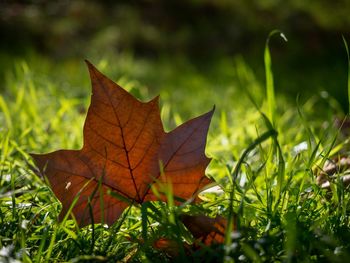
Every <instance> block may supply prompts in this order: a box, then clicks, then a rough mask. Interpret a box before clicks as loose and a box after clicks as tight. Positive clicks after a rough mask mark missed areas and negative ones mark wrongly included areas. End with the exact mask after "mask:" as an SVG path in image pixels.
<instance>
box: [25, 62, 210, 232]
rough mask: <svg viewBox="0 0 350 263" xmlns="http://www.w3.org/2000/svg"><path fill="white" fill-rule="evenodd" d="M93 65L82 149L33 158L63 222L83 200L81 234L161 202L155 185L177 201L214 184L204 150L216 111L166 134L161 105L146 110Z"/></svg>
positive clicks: (146, 105) (154, 102)
mask: <svg viewBox="0 0 350 263" xmlns="http://www.w3.org/2000/svg"><path fill="white" fill-rule="evenodd" d="M87 65H88V68H89V72H90V77H91V82H92V96H91V105H90V107H89V110H88V113H87V117H86V120H85V124H84V144H83V147H82V149H81V150H59V151H55V152H52V153H48V154H32V157H33V158H34V161H35V163H36V165H37V166H38V168H39V170H40V173H41V174H42V175H44V176H46V177H47V179H48V180H49V183H50V185H51V187H52V189H53V192H54V193H55V195H56V196H57V197H58V199H59V200H60V201H61V202H62V206H63V209H62V212H61V215H62V214H63V215H64V214H66V212H67V211H68V209H69V207H70V205H71V203H72V201H73V199H74V198H75V197H76V195H77V194H78V193H79V200H78V202H77V203H76V205H75V206H74V208H73V214H74V215H75V217H76V219H77V220H78V222H79V224H80V225H81V226H83V225H86V224H89V223H90V222H101V221H104V222H106V223H108V224H112V223H113V222H114V221H115V220H116V219H117V218H118V217H119V216H120V215H121V213H122V212H123V210H124V209H125V208H126V207H127V206H128V205H129V203H142V202H144V201H147V200H157V198H156V197H155V196H154V195H153V193H152V191H151V190H150V187H151V185H152V184H154V182H155V181H156V180H158V181H160V182H163V183H165V182H170V183H172V185H173V194H174V196H177V197H180V198H182V199H188V198H190V197H192V196H193V195H194V194H195V193H196V192H197V190H198V189H200V188H202V187H203V186H204V185H206V184H208V183H209V182H211V181H210V180H209V179H208V178H207V177H205V174H204V172H205V169H206V167H207V165H208V164H209V162H210V159H209V158H207V157H206V156H205V153H204V150H205V145H206V136H207V132H208V127H209V124H210V120H211V117H212V115H213V112H214V108H213V110H211V111H209V112H208V113H205V114H203V115H201V116H199V117H197V118H194V119H192V120H189V121H187V122H186V123H184V124H182V125H180V126H179V127H177V128H176V129H174V130H173V131H171V132H169V133H166V132H165V131H164V129H163V125H162V122H161V119H160V114H159V106H158V97H156V98H154V99H153V100H151V101H149V102H147V103H143V102H141V101H139V100H137V99H135V98H134V97H133V96H132V95H130V94H129V93H128V92H126V91H125V90H124V89H123V88H121V87H120V86H118V85H117V84H116V83H114V82H113V81H111V80H110V79H108V78H107V77H106V76H104V75H103V74H102V73H100V72H99V71H98V70H97V69H96V68H95V67H94V66H93V65H92V64H91V63H89V62H87ZM160 166H161V167H160ZM161 168H162V169H161ZM161 171H162V172H161ZM161 175H164V176H161ZM87 182H88V183H87ZM99 186H100V188H99V190H98V191H97V190H96V189H97V188H98V187H99ZM109 191H112V192H115V193H117V194H118V195H119V196H121V197H123V198H120V199H116V198H115V197H113V196H111V195H110V194H108V192H109ZM101 200H102V201H101ZM125 200H129V201H130V202H126V201H125ZM101 204H103V206H102V205H101ZM89 208H90V212H92V215H93V219H94V221H91V218H90V215H89V214H91V213H89Z"/></svg>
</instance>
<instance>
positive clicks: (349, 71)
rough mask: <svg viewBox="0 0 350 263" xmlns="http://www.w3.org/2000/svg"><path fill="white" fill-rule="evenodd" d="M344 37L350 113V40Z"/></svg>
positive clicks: (349, 111) (349, 109) (349, 110)
mask: <svg viewBox="0 0 350 263" xmlns="http://www.w3.org/2000/svg"><path fill="white" fill-rule="evenodd" d="M342 37H343V42H344V46H345V50H346V55H347V59H348V114H349V113H350V54H349V47H348V42H347V41H346V39H345V37H344V36H342Z"/></svg>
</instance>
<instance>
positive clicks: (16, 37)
mask: <svg viewBox="0 0 350 263" xmlns="http://www.w3.org/2000/svg"><path fill="white" fill-rule="evenodd" d="M349 11H350V2H349V1H347V0H338V1H332V2H331V1H325V0H321V1H303V0H285V1H280V0H266V1H256V0H251V1H238V0H232V1H227V0H218V1H212V0H203V1H199V0H191V1H157V0H146V1H108V0H104V1H92V0H90V1H81V0H77V1H67V0H64V1H42V0H36V1H0V30H1V35H2V36H1V41H0V79H1V82H2V83H3V80H4V78H5V75H6V72H7V71H9V70H10V69H11V65H13V64H14V61H15V60H26V61H33V60H39V61H40V60H42V58H43V57H46V58H49V60H50V62H52V63H47V65H46V66H47V67H49V66H51V67H52V64H53V65H55V64H60V63H61V64H62V63H63V64H64V63H69V64H70V65H71V66H70V68H69V69H70V72H65V73H63V72H59V73H60V74H63V77H62V79H65V80H66V81H68V82H70V83H72V82H73V83H74V74H76V73H78V72H79V74H80V71H82V72H84V71H83V70H85V69H83V67H84V65H83V63H81V61H82V59H85V58H87V59H90V60H92V62H95V63H96V62H98V61H100V60H101V59H106V58H109V59H110V60H111V61H110V62H111V63H110V64H111V65H113V64H115V63H117V62H116V60H119V61H122V60H123V59H124V58H125V54H128V56H131V57H132V58H133V59H136V60H137V61H138V62H137V63H136V64H137V65H140V64H142V63H141V62H144V63H143V64H142V65H146V66H145V67H144V68H142V69H140V72H134V71H135V69H131V70H130V71H131V73H132V74H133V75H132V77H133V79H136V80H139V81H142V83H143V84H144V85H146V86H149V87H155V88H157V89H162V88H163V87H161V85H166V84H164V83H165V82H166V81H169V80H171V81H173V80H175V79H176V76H181V75H183V74H189V73H188V72H189V71H191V72H196V73H198V75H200V76H205V78H206V81H209V82H212V83H214V84H215V83H218V84H217V85H220V83H223V82H224V83H225V81H226V82H227V81H232V79H233V77H232V74H233V70H234V68H235V63H236V62H237V57H239V59H241V60H242V61H243V62H244V63H245V64H247V65H248V67H250V68H251V69H252V71H253V73H254V76H255V77H256V78H257V81H258V82H260V83H264V69H263V48H264V44H265V40H266V37H267V35H268V33H269V32H270V31H271V30H273V29H275V28H278V29H280V30H281V31H283V32H284V33H285V35H286V36H287V38H288V39H289V42H288V43H283V41H282V40H281V39H278V38H276V39H273V40H272V41H271V43H270V45H271V52H272V60H273V70H274V73H275V74H274V75H275V79H276V80H275V82H276V89H277V93H280V94H282V95H286V97H287V98H290V99H291V100H293V101H295V98H296V95H297V94H298V93H302V95H305V97H309V96H310V95H312V94H315V92H319V91H320V90H326V91H328V92H329V93H330V94H331V96H334V97H335V98H336V100H337V101H338V102H339V103H340V104H341V106H342V108H343V110H344V111H347V99H346V98H347V96H346V89H345V88H344V87H346V76H347V74H346V63H347V61H346V53H345V49H344V46H343V42H342V40H341V35H342V34H343V35H344V36H345V37H347V36H349V32H350V16H349V15H348V14H349V13H350V12H349ZM122 54H123V55H122ZM38 56H40V59H39V58H36V59H35V57H38ZM123 57H124V58H123ZM39 64H40V63H39ZM118 64H119V62H118ZM139 67H140V66H139ZM43 68H44V67H43ZM154 68H156V69H157V72H156V73H155V71H154V70H153V69H154ZM186 71H187V72H186ZM47 72H49V71H47ZM117 72H120V70H119V69H117ZM122 73H125V72H121V75H122ZM50 74H51V73H50ZM83 74H85V73H83ZM76 79H79V81H80V78H76ZM74 84H75V83H74ZM79 86H80V85H79ZM0 91H1V92H4V86H3V85H0ZM152 94H153V93H152ZM302 97H303V96H302Z"/></svg>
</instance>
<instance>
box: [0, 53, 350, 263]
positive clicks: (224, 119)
mask: <svg viewBox="0 0 350 263" xmlns="http://www.w3.org/2000/svg"><path fill="white" fill-rule="evenodd" d="M92 62H93V63H94V64H95V65H96V66H97V67H98V68H99V69H100V70H101V71H102V72H104V73H105V74H106V75H107V76H109V77H110V78H111V79H113V80H115V81H116V82H118V83H119V84H120V85H121V86H123V87H124V88H126V89H127V90H128V91H130V92H131V93H133V94H134V95H135V96H137V97H138V98H139V99H142V100H149V99H151V98H153V97H154V96H156V95H158V93H160V95H161V99H160V103H161V116H162V120H163V122H164V124H165V127H166V129H167V130H170V129H172V128H174V127H175V126H176V125H178V124H180V123H182V122H183V121H185V120H187V119H189V118H192V117H194V116H196V115H198V114H201V113H204V112H206V111H208V110H210V109H211V108H212V106H213V105H214V104H215V105H216V112H215V114H214V117H213V122H212V124H211V128H210V132H209V137H208V143H207V150H206V151H207V155H208V156H210V157H211V158H212V162H211V164H210V166H209V168H208V169H207V174H208V176H210V177H211V178H213V179H215V181H216V182H217V183H218V185H220V186H221V188H222V189H223V192H221V193H208V194H207V195H206V196H205V201H204V202H203V203H202V204H201V205H200V206H196V205H189V206H185V207H177V206H174V205H173V204H172V202H168V204H164V203H159V202H152V203H145V204H143V205H142V206H141V207H137V206H135V207H131V208H130V209H127V210H126V212H125V213H124V216H122V217H121V219H120V220H119V221H118V222H116V223H115V224H114V225H113V226H109V227H107V226H105V225H102V224H96V225H94V226H88V227H85V228H82V229H79V228H78V227H77V225H76V223H75V221H74V220H72V219H71V218H70V217H66V218H65V219H64V220H63V221H59V220H58V214H59V211H60V204H59V202H58V201H57V199H56V198H55V197H54V194H53V193H52V191H51V190H50V188H49V187H48V186H47V185H46V184H45V183H44V182H43V180H42V179H41V178H38V176H36V175H34V173H33V171H32V170H31V166H32V165H33V162H32V160H31V159H30V157H29V153H31V152H36V153H39V152H40V153H44V152H49V151H53V150H57V149H63V148H64V149H79V148H80V147H81V145H82V127H83V122H84V119H85V115H86V109H87V106H88V104H89V99H90V83H89V82H90V81H89V77H88V73H87V70H86V69H85V65H84V63H83V61H81V62H76V61H69V62H65V63H62V64H54V63H51V62H50V61H49V60H46V59H44V58H39V57H35V56H34V57H33V58H32V59H29V60H28V61H17V62H14V64H13V65H12V67H11V68H9V70H8V72H7V75H6V80H5V83H3V85H2V87H1V97H0V123H1V124H2V125H1V126H0V151H1V156H0V160H1V164H0V169H1V170H0V182H1V184H0V247H2V249H1V253H0V259H4V260H5V259H7V260H10V259H11V258H12V259H18V260H21V261H23V262H47V261H48V262H50V261H51V262H56V261H57V262H61V261H68V260H70V261H71V262H83V261H90V262H98V261H108V262H115V261H123V260H124V262H126V261H128V260H131V261H135V262H138V261H145V262H157V261H171V260H174V258H171V256H172V257H174V255H171V253H170V252H169V251H167V252H164V251H163V252H162V251H159V250H156V249H155V248H154V245H153V244H154V242H155V241H157V240H158V239H159V238H163V237H166V238H169V239H172V240H174V241H175V244H176V246H177V247H176V248H177V250H178V254H177V256H178V257H179V258H180V259H181V260H182V261H183V262H185V261H186V260H187V261H189V262H193V261H195V260H197V261H198V262H203V261H204V260H205V259H206V260H207V262H210V261H223V260H226V261H227V262H230V261H233V260H236V261H237V260H238V261H243V262H245V261H257V262H259V261H262V262H263V261H267V262H271V261H274V260H276V261H287V262H290V261H295V260H297V261H337V260H338V261H339V262H342V260H343V259H346V258H347V257H348V256H349V251H350V250H349V245H348V244H349V242H348V241H349V240H350V231H349V213H348V206H349V204H348V201H347V200H349V192H348V191H347V189H346V187H345V186H344V185H343V184H342V181H341V180H338V181H335V182H334V183H332V188H331V189H332V192H331V193H329V192H327V191H325V190H322V189H320V187H319V186H318V185H317V184H316V180H315V178H316V177H315V170H316V168H317V167H319V168H322V165H323V163H324V161H325V160H326V159H327V158H330V157H333V156H336V155H337V154H342V155H346V154H347V152H348V150H349V149H348V146H347V145H346V143H347V141H346V139H347V138H346V137H345V136H344V135H342V134H341V133H339V131H338V128H337V127H335V126H334V123H333V122H334V116H337V115H339V116H341V114H342V112H341V109H340V107H339V105H338V104H337V103H336V101H334V100H333V99H332V98H331V97H329V96H328V95H327V94H325V93H323V94H314V96H313V97H311V98H302V100H301V99H298V100H296V99H294V98H292V99H291V98H285V97H283V95H282V94H275V93H274V91H273V89H271V87H272V88H273V86H271V83H270V82H268V83H267V86H268V87H267V88H268V89H269V88H270V93H268V94H270V95H268V96H267V97H266V95H265V94H266V86H265V84H264V83H260V82H259V81H258V80H257V79H256V76H255V74H254V72H253V70H252V69H251V68H249V66H248V65H246V63H245V62H244V60H243V59H242V58H236V59H232V60H228V61H223V62H221V64H220V65H219V64H218V65H213V73H212V75H210V74H209V75H205V74H203V73H201V72H200V71H198V70H197V69H196V68H195V67H193V66H192V65H191V64H190V63H188V62H186V61H181V60H180V61H175V62H174V63H172V64H170V63H168V64H166V63H165V62H164V61H158V62H149V61H139V60H135V59H134V58H133V57H132V56H130V55H127V54H124V55H120V56H119V57H113V59H111V58H109V59H99V60H97V61H92ZM215 66H217V67H218V69H217V70H216V69H215ZM270 66H271V65H270ZM176 67H180V68H181V69H183V73H182V74H178V71H175V70H174V69H175V68H176ZM269 70H271V69H269ZM174 72H175V73H176V74H175V73H174ZM220 72H221V74H222V79H218V78H215V77H213V76H216V77H218V76H220ZM267 74H268V75H269V76H270V77H272V71H269V72H267ZM272 85H273V84H272ZM274 85H276V83H275V84H274ZM344 88H346V87H344ZM271 92H273V93H271ZM301 95H302V94H301ZM269 96H270V99H268V97H269ZM272 96H273V97H272ZM327 96H328V97H327ZM171 198H172V197H171V195H169V199H170V200H171ZM183 213H190V214H206V215H208V216H215V215H222V216H224V217H227V218H229V219H232V220H233V221H234V222H235V228H234V229H233V232H227V234H226V239H227V242H226V246H224V245H222V246H214V247H212V248H202V249H201V250H198V251H191V252H188V251H187V248H186V247H185V245H183V244H185V243H186V244H190V243H191V242H193V237H192V236H191V234H190V233H189V232H188V231H187V230H186V228H185V227H184V226H183V224H181V222H180V220H179V219H178V216H179V215H180V214H183ZM188 253H190V254H188ZM224 255H226V257H225V258H224Z"/></svg>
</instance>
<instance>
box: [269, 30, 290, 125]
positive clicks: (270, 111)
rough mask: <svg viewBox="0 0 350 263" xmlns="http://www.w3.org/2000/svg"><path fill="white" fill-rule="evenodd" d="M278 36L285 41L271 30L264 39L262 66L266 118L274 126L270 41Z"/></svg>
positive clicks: (281, 34)
mask: <svg viewBox="0 0 350 263" xmlns="http://www.w3.org/2000/svg"><path fill="white" fill-rule="evenodd" d="M276 34H279V35H280V36H281V37H282V38H283V39H284V40H285V41H287V38H286V37H285V36H284V34H283V33H282V32H281V31H279V30H273V31H271V32H270V34H269V36H268V37H267V39H266V44H265V50H264V65H265V77H266V96H267V105H268V117H269V119H270V120H271V122H272V123H273V124H275V115H276V113H275V112H276V100H275V87H274V80H273V71H272V62H271V52H270V47H269V44H270V39H271V37H272V36H274V35H276Z"/></svg>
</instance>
